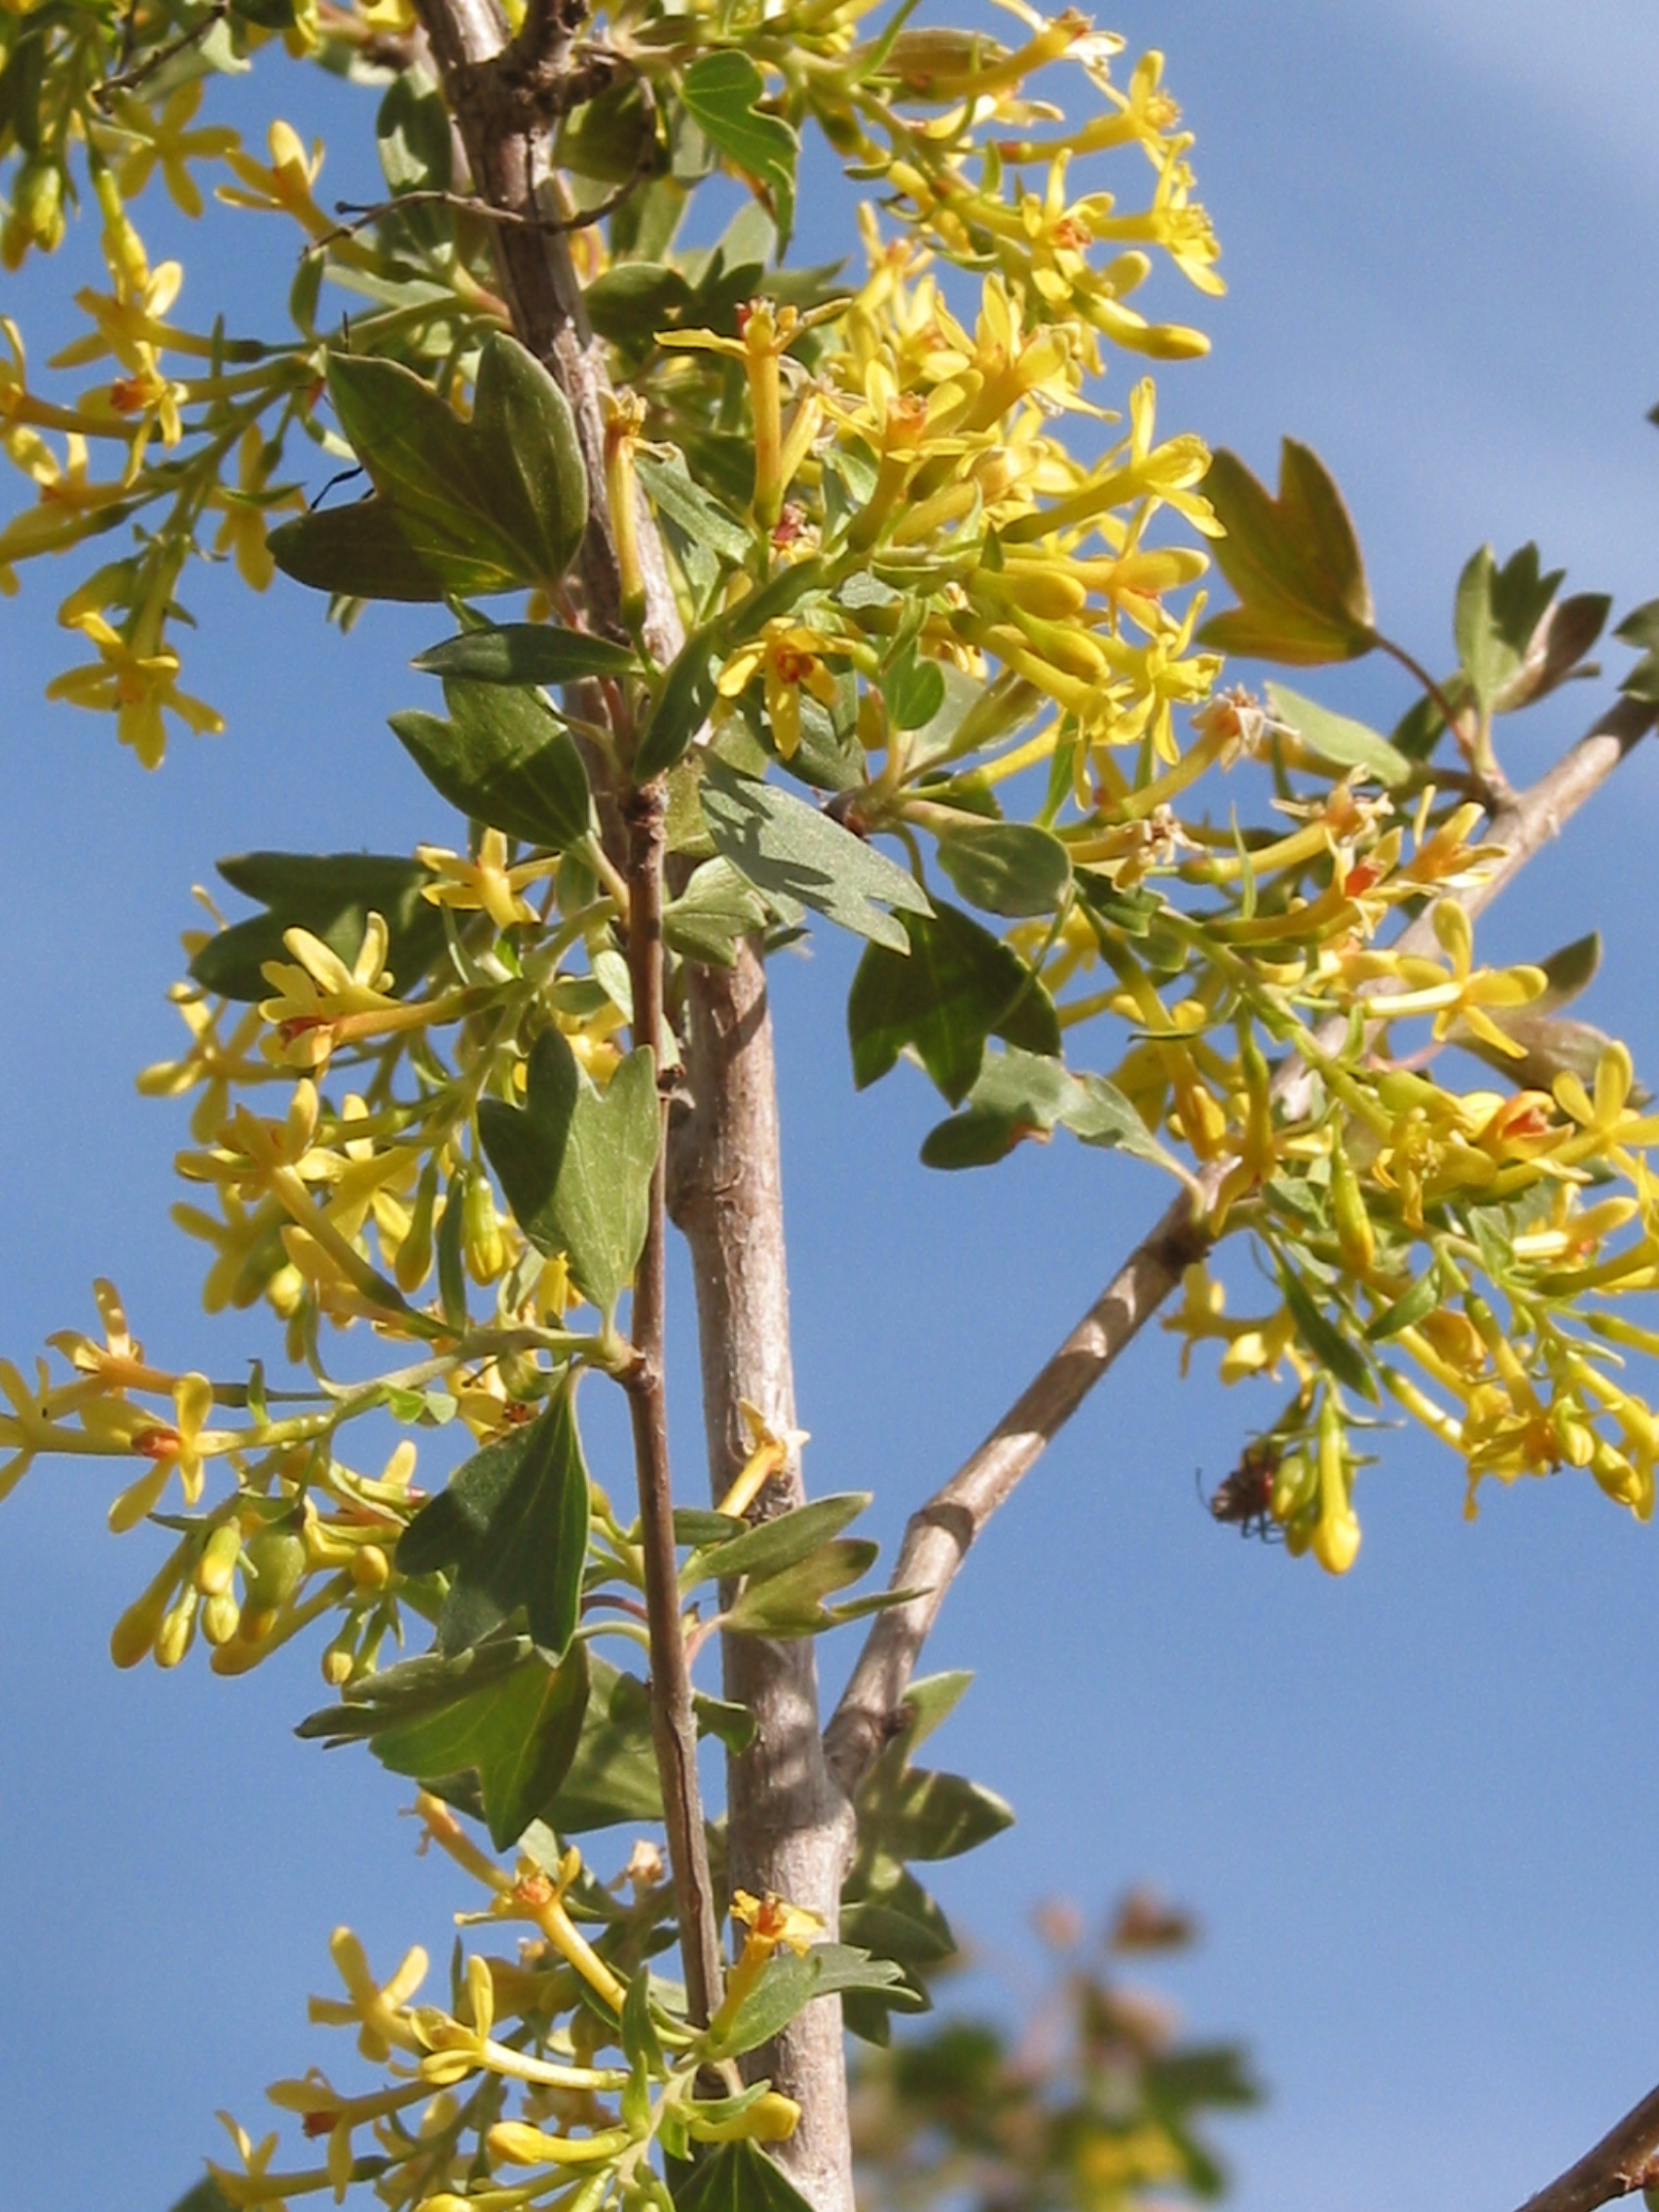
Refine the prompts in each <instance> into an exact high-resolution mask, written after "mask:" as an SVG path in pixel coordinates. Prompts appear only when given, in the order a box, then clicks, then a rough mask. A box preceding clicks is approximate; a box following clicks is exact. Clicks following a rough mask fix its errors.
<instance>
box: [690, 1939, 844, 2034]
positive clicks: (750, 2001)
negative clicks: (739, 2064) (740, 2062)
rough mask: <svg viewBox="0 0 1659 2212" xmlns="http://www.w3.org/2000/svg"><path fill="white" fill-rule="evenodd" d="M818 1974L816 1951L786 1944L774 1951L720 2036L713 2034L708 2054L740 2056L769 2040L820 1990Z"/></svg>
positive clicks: (787, 2024) (786, 2025)
mask: <svg viewBox="0 0 1659 2212" xmlns="http://www.w3.org/2000/svg"><path fill="white" fill-rule="evenodd" d="M818 1974H819V1963H818V1960H817V1957H816V1955H815V1953H814V1952H812V1951H808V1952H806V1953H804V1954H801V1953H798V1952H795V1951H792V1950H790V1949H788V1948H787V1947H785V1948H784V1949H781V1950H778V1951H775V1952H774V1953H773V1954H772V1956H771V1958H769V1959H768V1960H767V1962H766V1964H765V1967H764V1968H763V1969H762V1970H761V1972H760V1975H759V1977H758V1979H757V1980H756V1983H755V1985H754V1987H753V1988H752V1989H751V1990H750V1991H749V1993H748V1995H747V1996H746V1997H745V1998H744V2000H743V2003H742V2004H741V2005H740V2006H739V2007H738V2009H737V2011H736V2013H735V2014H734V2015H733V2017H732V2019H731V2021H730V2023H729V2025H728V2026H727V2027H726V2029H725V2031H724V2032H723V2034H721V2035H720V2036H719V2038H718V2039H717V2038H716V2037H715V2036H713V2035H711V2036H710V2038H709V2055H710V2056H711V2057H712V2058H716V2059H720V2058H740V2057H741V2056H742V2055H743V2053H744V2052H745V2051H746V2050H755V2049H756V2048H757V2047H758V2046H760V2045H761V2044H763V2043H770V2042H771V2040H772V2038H773V2037H774V2036H775V2035H776V2034H777V2033H778V2031H779V2029H780V2028H786V2027H788V2026H789V2024H790V2022H791V2021H792V2020H793V2018H794V2016H795V2014H796V2013H797V2012H798V2011H799V2010H800V2009H801V2008H802V2007H803V2006H804V2005H806V2004H808V2003H810V2001H811V2000H812V1998H813V1997H814V1996H815V1995H816V1994H817V1989H818Z"/></svg>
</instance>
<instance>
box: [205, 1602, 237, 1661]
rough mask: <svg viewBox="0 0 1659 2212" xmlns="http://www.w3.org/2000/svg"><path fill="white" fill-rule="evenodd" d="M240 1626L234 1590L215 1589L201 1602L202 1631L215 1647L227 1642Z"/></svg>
mask: <svg viewBox="0 0 1659 2212" xmlns="http://www.w3.org/2000/svg"><path fill="white" fill-rule="evenodd" d="M240 1626H241V1607H240V1604H238V1603H237V1600H236V1596H235V1594H234V1592H232V1591H229V1590H215V1591H214V1592H213V1594H212V1595H211V1596H210V1597H208V1598H205V1599H203V1604H202V1633H203V1636H204V1637H205V1638H206V1639H207V1641H208V1642H209V1643H210V1644H212V1645H213V1646H214V1648H215V1649H217V1648H218V1646H219V1645H220V1644H222V1643H229V1642H230V1641H231V1639H232V1637H233V1636H235V1635H236V1633H237V1630H238V1629H239V1628H240Z"/></svg>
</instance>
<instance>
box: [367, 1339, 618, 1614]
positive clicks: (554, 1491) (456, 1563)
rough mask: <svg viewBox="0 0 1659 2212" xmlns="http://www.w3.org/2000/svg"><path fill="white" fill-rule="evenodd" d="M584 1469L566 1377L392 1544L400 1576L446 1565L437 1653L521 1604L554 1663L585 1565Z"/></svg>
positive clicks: (468, 1463) (459, 1474) (461, 1471)
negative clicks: (448, 1573)
mask: <svg viewBox="0 0 1659 2212" xmlns="http://www.w3.org/2000/svg"><path fill="white" fill-rule="evenodd" d="M587 1537H588V1473H587V1468H586V1466H585V1465H584V1464H583V1461H582V1449H581V1440H580V1438H579V1437H578V1435H577V1433H576V1421H575V1409H574V1406H573V1405H572V1402H571V1383H570V1381H569V1379H567V1380H566V1381H565V1382H564V1383H562V1384H561V1385H560V1387H559V1388H558V1389H557V1390H556V1391H555V1392H554V1394H553V1396H552V1398H551V1399H550V1401H549V1403H548V1406H547V1410H546V1412H545V1413H544V1414H542V1415H541V1417H540V1419H538V1420H536V1421H535V1422H534V1423H532V1425H531V1426H530V1427H528V1428H520V1429H516V1430H513V1431H511V1432H510V1433H509V1434H508V1435H506V1436H503V1437H498V1439H497V1440H496V1442H495V1443H493V1444H487V1445H485V1447H484V1449H483V1450H482V1451H481V1452H478V1453H476V1454H474V1456H472V1458H470V1459H468V1460H467V1461H466V1463H465V1464H464V1465H463V1466H462V1467H461V1468H460V1469H459V1471H458V1472H457V1473H456V1474H455V1475H453V1476H452V1477H451V1479H450V1484H449V1488H448V1489H447V1490H444V1491H440V1492H439V1493H438V1495H437V1496H436V1497H434V1498H431V1499H430V1500H428V1502H427V1503H426V1504H425V1505H424V1506H423V1507H422V1508H421V1510H420V1512H419V1513H417V1514H416V1516H415V1518H414V1520H413V1521H411V1522H410V1524H409V1526H408V1528H407V1529H406V1530H404V1531H403V1534H402V1536H401V1537H400V1538H399V1539H398V1546H397V1563H398V1566H399V1568H400V1569H401V1570H402V1571H403V1572H404V1573H407V1574H427V1573H430V1572H432V1571H433V1570H434V1569H437V1568H441V1567H453V1568H454V1570H455V1575H454V1580H453V1582H452V1584H451V1587H450V1594H449V1596H448V1598H447V1599H446V1600H445V1601H444V1609H443V1611H442V1613H441V1614H440V1615H439V1618H438V1647H439V1649H440V1650H441V1651H444V1652H453V1651H459V1650H462V1649H465V1648H466V1647H467V1646H469V1645H471V1644H475V1643H478V1642H480V1641H482V1640H483V1639H484V1638H485V1637H486V1636H488V1635H489V1634H490V1633H491V1631H492V1630H494V1629H496V1628H498V1627H499V1626H500V1625H501V1623H502V1622H503V1621H506V1620H509V1619H510V1618H511V1617H512V1615H513V1614H514V1613H515V1612H517V1610H518V1608H519V1607H520V1606H521V1605H522V1606H524V1608H525V1611H526V1616H527V1618H528V1620H529V1624H530V1633H531V1635H532V1636H533V1637H534V1638H535V1641H536V1642H537V1643H538V1644H539V1645H540V1646H541V1647H542V1648H543V1649H544V1650H545V1651H547V1652H549V1653H551V1655H552V1656H553V1657H554V1658H560V1657H562V1656H563V1654H564V1652H565V1651H566V1649H567V1648H568V1646H569V1644H570V1641H571V1636H572V1635H573V1634H574V1633H575V1627H576V1621H577V1618H578V1616H579V1612H580V1605H581V1586H582V1570H583V1568H584V1567H586V1565H587Z"/></svg>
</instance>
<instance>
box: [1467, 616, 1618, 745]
mask: <svg viewBox="0 0 1659 2212" xmlns="http://www.w3.org/2000/svg"><path fill="white" fill-rule="evenodd" d="M1612 604H1613V603H1612V601H1611V600H1610V599H1609V598H1608V597H1607V596H1606V594H1605V593H1604V592H1591V591H1584V592H1576V593H1574V594H1573V596H1572V597H1571V598H1570V599H1558V600H1557V601H1556V602H1555V603H1554V605H1553V606H1550V607H1547V608H1545V609H1544V612H1543V615H1542V616H1541V618H1540V619H1539V622H1538V626H1537V628H1536V629H1535V630H1534V631H1533V633H1532V636H1531V639H1530V643H1529V644H1528V646H1527V650H1526V653H1525V655H1524V656H1523V658H1522V662H1521V666H1520V668H1519V669H1518V670H1517V671H1516V673H1515V674H1514V675H1513V676H1512V677H1511V678H1510V679H1509V681H1508V682H1506V683H1504V684H1501V685H1500V686H1499V688H1498V690H1497V691H1496V693H1495V694H1494V696H1493V702H1492V711H1493V714H1494V715H1512V714H1514V713H1515V711H1516V709H1517V708H1519V707H1530V706H1531V705H1532V704H1533V702H1534V701H1535V700H1538V699H1543V698H1547V697H1548V695H1549V694H1550V692H1552V691H1554V690H1557V689H1558V688H1559V687H1560V686H1561V685H1562V684H1563V683H1566V682H1567V681H1568V679H1569V678H1572V677H1575V676H1597V675H1600V673H1601V671H1600V670H1599V669H1598V668H1597V666H1596V664H1595V663H1594V662H1593V661H1587V660H1586V659H1585V658H1584V656H1585V654H1586V653H1587V652H1588V651H1589V650H1590V648H1591V646H1592V645H1594V644H1595V643H1596V640H1597V639H1598V638H1599V637H1600V636H1601V635H1602V631H1603V629H1604V627H1605V624H1606V620H1607V615H1608V612H1609V610H1610V609H1611V607H1612Z"/></svg>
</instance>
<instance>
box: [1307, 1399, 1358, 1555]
mask: <svg viewBox="0 0 1659 2212" xmlns="http://www.w3.org/2000/svg"><path fill="white" fill-rule="evenodd" d="M1312 1550H1313V1557H1314V1558H1315V1559H1316V1560H1317V1561H1318V1562H1319V1565H1320V1566H1321V1567H1323V1568H1324V1569H1325V1572H1326V1573H1327V1574H1346V1572H1347V1570H1348V1568H1349V1567H1351V1566H1352V1565H1353V1563H1354V1561H1355V1559H1356V1558H1357V1557H1358V1555H1359V1520H1358V1517H1357V1515H1356V1514H1355V1512H1354V1510H1353V1506H1352V1504H1351V1503H1350V1502H1349V1498H1348V1477H1347V1469H1346V1466H1345V1465H1344V1464H1343V1426H1342V1419H1341V1417H1340V1416H1339V1414H1338V1412H1337V1408H1336V1402H1335V1400H1334V1399H1332V1398H1329V1397H1327V1398H1326V1400H1325V1402H1324V1404H1323V1405H1322V1406H1321V1407H1320V1408H1319V1520H1318V1525H1317V1526H1316V1528H1315V1529H1314V1530H1313V1537H1312Z"/></svg>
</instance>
